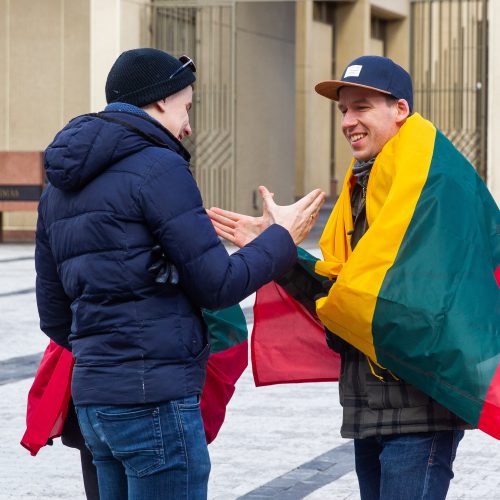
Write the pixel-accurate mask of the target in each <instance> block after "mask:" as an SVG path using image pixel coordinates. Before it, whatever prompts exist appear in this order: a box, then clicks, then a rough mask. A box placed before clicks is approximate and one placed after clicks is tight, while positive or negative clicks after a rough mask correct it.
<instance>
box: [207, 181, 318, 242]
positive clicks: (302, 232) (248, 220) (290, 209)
mask: <svg viewBox="0 0 500 500" xmlns="http://www.w3.org/2000/svg"><path fill="white" fill-rule="evenodd" d="M259 192H260V194H261V196H262V200H263V214H262V216H260V217H251V216H249V215H243V214H239V213H237V212H231V211H229V210H223V209H221V208H215V207H214V208H211V209H209V210H207V213H208V215H209V217H210V218H211V219H212V224H213V225H214V228H215V231H216V232H217V234H218V235H219V236H221V237H222V238H225V239H226V240H228V241H229V242H231V243H233V244H234V245H236V246H238V247H243V246H245V245H246V244H247V243H250V241H252V240H253V239H254V238H256V237H257V236H258V235H259V234H261V233H262V232H263V231H264V230H265V229H267V228H268V227H269V226H270V225H271V224H280V225H281V226H283V227H284V228H285V229H286V230H287V231H288V232H289V233H290V236H291V237H292V239H293V241H294V243H295V244H296V245H298V244H299V243H300V242H302V241H303V240H304V239H305V238H306V237H307V235H308V234H309V232H310V231H311V229H312V227H313V226H314V223H315V222H316V216H317V215H318V212H319V209H320V208H321V206H322V205H323V203H324V201H325V193H324V192H323V191H321V190H320V189H315V190H314V191H311V192H310V193H309V194H307V195H306V196H304V197H303V198H301V199H300V200H298V201H297V202H296V203H294V204H293V205H284V206H280V205H277V204H276V203H275V202H274V199H273V196H274V194H273V193H270V192H269V191H268V189H267V188H266V187H264V186H260V187H259Z"/></svg>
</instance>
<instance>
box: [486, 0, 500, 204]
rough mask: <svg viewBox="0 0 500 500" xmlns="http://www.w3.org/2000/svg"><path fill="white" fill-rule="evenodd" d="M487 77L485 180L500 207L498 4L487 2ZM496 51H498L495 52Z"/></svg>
mask: <svg viewBox="0 0 500 500" xmlns="http://www.w3.org/2000/svg"><path fill="white" fill-rule="evenodd" d="M488 9H489V11H488V18H489V25H490V26H489V40H488V44H489V61H488V68H489V75H488V85H489V89H488V90H489V91H488V160H487V179H488V188H489V189H490V191H491V193H492V194H493V197H494V198H495V201H496V202H497V204H498V205H500V161H499V160H498V159H499V158H500V141H499V140H498V138H499V137H500V113H499V112H498V111H499V110H500V65H499V64H498V55H497V54H498V53H499V52H500V2H497V1H492V0H490V1H489V2H488ZM497 49H498V50H497Z"/></svg>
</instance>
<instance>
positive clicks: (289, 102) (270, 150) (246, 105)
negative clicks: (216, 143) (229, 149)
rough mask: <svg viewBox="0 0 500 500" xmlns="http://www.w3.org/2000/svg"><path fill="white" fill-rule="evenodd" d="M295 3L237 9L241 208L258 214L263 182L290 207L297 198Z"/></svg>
mask: <svg viewBox="0 0 500 500" xmlns="http://www.w3.org/2000/svg"><path fill="white" fill-rule="evenodd" d="M294 12H295V5H294V4H293V3H292V2H277V3H276V2H262V3H252V4H237V6H236V58H235V61H236V113H235V117H236V193H237V197H236V210H237V211H242V212H244V213H249V214H250V213H254V209H253V206H252V191H253V190H255V189H257V187H258V186H259V185H260V184H264V185H266V186H267V187H268V188H269V189H271V190H272V191H273V192H274V193H275V195H276V196H275V198H276V200H277V201H278V202H279V203H281V204H284V203H290V202H292V201H293V199H294V194H295V192H294V191H295V158H294V156H295V145H294V130H295V110H294V102H295V74H294V64H293V61H294V53H295V44H294V38H295V35H294V26H295V15H294Z"/></svg>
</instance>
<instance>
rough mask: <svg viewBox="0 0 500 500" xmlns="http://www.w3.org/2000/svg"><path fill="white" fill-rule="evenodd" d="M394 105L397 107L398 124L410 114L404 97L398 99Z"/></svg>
mask: <svg viewBox="0 0 500 500" xmlns="http://www.w3.org/2000/svg"><path fill="white" fill-rule="evenodd" d="M396 107H397V115H396V123H397V124H398V125H401V124H402V123H403V122H404V121H405V120H406V119H407V118H408V116H410V106H409V104H408V101H407V100H406V99H398V102H397V103H396Z"/></svg>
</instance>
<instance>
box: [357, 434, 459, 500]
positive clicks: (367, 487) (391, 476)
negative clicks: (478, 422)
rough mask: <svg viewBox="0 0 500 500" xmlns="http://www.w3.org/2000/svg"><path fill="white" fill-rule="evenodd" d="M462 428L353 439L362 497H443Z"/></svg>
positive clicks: (394, 499)
mask: <svg viewBox="0 0 500 500" xmlns="http://www.w3.org/2000/svg"><path fill="white" fill-rule="evenodd" d="M463 435H464V431H439V432H422V433H415V434H400V435H392V436H376V437H371V438H366V439H355V440H354V454H355V461H356V473H357V475H358V481H359V489H360V492H361V499H362V500H402V499H404V500H443V499H445V498H446V494H447V492H448V487H449V486H450V481H451V479H452V478H453V470H452V466H453V461H454V460H455V456H456V452H457V446H458V443H459V442H460V440H461V439H462V437H463Z"/></svg>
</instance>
